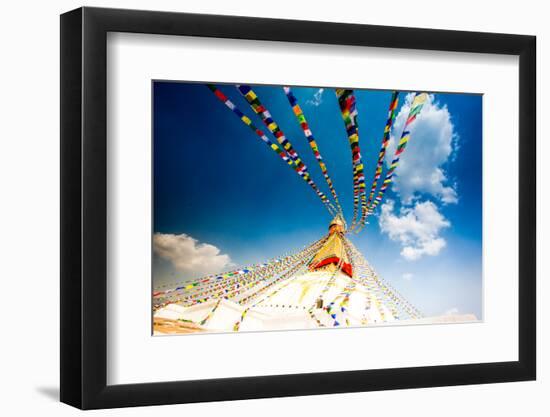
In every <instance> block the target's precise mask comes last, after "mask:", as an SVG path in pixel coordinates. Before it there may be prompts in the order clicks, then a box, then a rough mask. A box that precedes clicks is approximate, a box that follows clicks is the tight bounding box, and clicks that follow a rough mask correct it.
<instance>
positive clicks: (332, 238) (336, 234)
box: [309, 215, 353, 276]
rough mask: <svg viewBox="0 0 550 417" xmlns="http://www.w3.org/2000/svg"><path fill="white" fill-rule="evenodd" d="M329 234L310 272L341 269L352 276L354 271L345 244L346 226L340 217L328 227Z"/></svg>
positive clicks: (310, 265)
mask: <svg viewBox="0 0 550 417" xmlns="http://www.w3.org/2000/svg"><path fill="white" fill-rule="evenodd" d="M328 233H329V237H328V239H327V241H326V242H325V243H324V245H323V246H321V249H319V251H318V252H317V254H316V255H315V257H314V258H313V260H312V261H311V263H310V264H309V268H310V270H312V271H315V270H320V269H323V270H328V271H331V272H333V271H335V270H336V269H340V270H341V271H342V272H344V273H345V274H347V275H349V276H352V275H353V270H352V267H351V263H350V260H349V257H348V254H347V253H346V247H345V244H344V239H345V238H344V233H345V224H344V221H343V220H342V218H341V217H340V215H337V216H336V217H334V219H332V221H331V222H330V224H329V226H328Z"/></svg>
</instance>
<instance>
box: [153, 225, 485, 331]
mask: <svg viewBox="0 0 550 417" xmlns="http://www.w3.org/2000/svg"><path fill="white" fill-rule="evenodd" d="M154 304H155V313H154V331H155V333H188V332H200V331H212V332H233V331H261V330H281V329H310V328H317V327H339V326H365V325H376V324H382V323H386V324H388V323H394V322H396V321H400V320H401V321H402V320H411V319H415V320H419V319H420V321H422V320H421V317H422V315H421V313H420V312H419V311H418V310H417V309H416V308H415V307H413V306H412V305H411V304H410V303H409V302H408V301H406V300H405V299H404V298H403V297H402V296H401V295H399V294H398V293H397V291H395V290H394V289H393V288H391V287H390V286H389V285H388V284H386V283H384V282H383V281H382V280H381V279H380V278H379V277H378V276H377V274H376V272H375V271H374V270H373V269H372V268H371V266H370V265H369V264H368V263H367V261H366V260H365V259H364V257H363V256H362V255H361V254H360V253H359V251H358V250H357V249H356V248H355V246H354V245H353V244H352V243H351V241H350V240H349V239H348V238H346V235H345V225H344V222H343V221H342V219H341V218H339V217H335V218H334V219H333V220H332V221H331V222H330V225H329V230H328V234H327V235H326V236H324V237H323V238H322V239H320V240H319V241H317V242H315V243H313V244H312V245H310V246H308V247H306V248H305V249H303V250H302V251H301V252H299V253H297V254H294V255H290V256H286V257H283V258H280V259H277V260H274V261H271V262H267V263H265V264H259V265H253V266H250V267H247V268H243V269H240V270H236V271H231V272H227V273H223V274H219V275H212V276H209V277H205V278H202V279H199V280H196V281H194V282H190V283H186V284H184V285H182V286H180V287H176V288H173V289H171V290H167V291H163V292H157V293H155V294H154ZM462 319H464V318H462ZM474 319H475V318H474Z"/></svg>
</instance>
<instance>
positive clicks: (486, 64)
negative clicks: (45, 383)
mask: <svg viewBox="0 0 550 417" xmlns="http://www.w3.org/2000/svg"><path fill="white" fill-rule="evenodd" d="M61 101H62V105H61V117H62V118H61V164H62V166H61V191H62V204H61V238H62V242H61V244H62V247H61V257H62V259H61V266H62V268H61V400H62V401H63V402H66V403H68V404H71V405H73V406H76V407H79V408H84V409H90V408H110V407H123V406H136V405H154V404H171V403H185V402H199V401H216V400H231V399H247V398H263V397H275V396H296V395H312V394H323V393H339V392H353V391H369V390H384V389H398V388H415V387H432V386H443V385H459V384H478V383H492V382H504V381H521V380H531V379H535V375H536V372H535V369H536V352H535V345H536V343H535V337H536V335H535V328H536V317H535V300H536V297H535V288H536V286H535V284H536V274H535V246H536V240H535V230H536V225H535V217H536V216H535V214H536V212H535V201H536V196H535V152H536V151H535V103H536V97H535V38H534V37H531V36H523V35H508V34H489V33H473V32H456V31H443V30H429V29H414V28H396V27H383V26H370V25H351V24H338V23H321V22H308V21H290V20H274V19H263V18H245V17H229V16H209V15H194V14H183V13H168V12H149V11H135V10H115V9H98V8H81V9H78V10H74V11H71V12H68V13H66V14H64V15H62V16H61Z"/></svg>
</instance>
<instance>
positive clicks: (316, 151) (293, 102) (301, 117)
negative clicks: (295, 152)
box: [283, 87, 344, 218]
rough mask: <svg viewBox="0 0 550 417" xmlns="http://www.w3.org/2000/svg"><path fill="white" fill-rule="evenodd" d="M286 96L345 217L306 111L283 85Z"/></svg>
mask: <svg viewBox="0 0 550 417" xmlns="http://www.w3.org/2000/svg"><path fill="white" fill-rule="evenodd" d="M283 89H284V91H285V94H286V97H287V99H288V102H289V103H290V106H291V107H292V111H293V112H294V115H295V116H296V119H297V120H298V124H299V125H300V127H301V128H302V131H303V132H304V135H305V137H306V139H307V141H308V143H309V146H310V148H311V150H312V151H313V155H314V156H315V159H316V160H317V162H318V164H319V167H320V168H321V172H322V173H323V176H324V177H325V181H326V182H327V185H328V188H329V190H330V192H331V194H332V198H333V199H334V202H335V204H336V207H337V208H338V212H339V213H340V215H341V217H342V218H344V214H343V211H342V207H341V206H340V202H339V201H338V194H337V193H336V190H335V189H334V183H333V182H332V179H331V178H330V175H329V173H328V168H327V165H326V163H325V162H324V161H323V157H322V156H321V152H320V151H319V146H318V145H317V141H316V140H315V137H314V136H313V133H312V132H311V128H310V126H309V124H308V122H307V120H306V116H305V115H304V112H303V111H302V108H301V107H300V105H299V104H298V99H297V98H296V96H295V95H294V93H293V92H292V90H291V89H290V87H283Z"/></svg>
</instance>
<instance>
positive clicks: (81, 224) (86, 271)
mask: <svg viewBox="0 0 550 417" xmlns="http://www.w3.org/2000/svg"><path fill="white" fill-rule="evenodd" d="M108 32H131V33H147V34H162V35H174V36H178V35H186V36H199V37H212V38H235V39H255V40H268V41H285V42H305V43H317V44H332V45H358V46H370V47H381V48H402V49H421V50H439V51H456V52H477V53H490V54H506V55H516V56H519V103H518V112H519V132H518V137H519V155H518V158H519V271H518V272H519V360H518V361H515V362H497V363H477V364H468V365H446V366H427V367H426V366H424V367H412V368H399V369H376V370H357V371H345V372H329V373H310V374H294V375H273V376H255V377H241V378H229V379H209V380H199V381H176V382H162V383H141V384H131V385H112V386H109V385H107V383H106V375H107V334H106V333H107V332H106V329H107V304H106V299H107V268H106V266H107V252H106V246H107V181H108V178H107V164H106V162H107V134H106V131H107V130H106V127H107V111H106V94H107V87H106V86H107V83H106V81H107V73H106V60H107V54H106V46H107V33H108ZM60 56H61V311H60V313H61V358H60V359H61V382H60V383H61V401H62V402H64V403H67V404H70V405H72V406H75V407H78V408H82V409H95V408H111V407H124V406H143V405H156V404H174V403H191V402H201V401H220V400H237V399H251V398H266V397H282V396H298V395H314V394H328V393H344V392H357V391H375V390H388V389H401V388H420V387H434V386H448V385H463V384H482V383H496V382H506V381H525V380H534V379H535V377H536V314H535V312H536V259H535V258H536V164H535V161H536V157H535V156H536V149H535V146H536V145H535V144H536V140H535V124H536V116H535V110H536V91H535V88H536V81H535V80H536V69H535V67H536V65H535V64H536V38H535V37H534V36H524V35H510V34H494V33H481V32H460V31H448V30H432V29H415V28H403V27H388V26H372V25H357V24H340V23H321V22H310V21H293V20H277V19H265V18H251V17H229V16H215V15H199V14H185V13H171V12H154V11H137V10H120V9H102V8H88V7H84V8H79V9H77V10H73V11H70V12H68V13H65V14H63V15H61V54H60Z"/></svg>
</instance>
